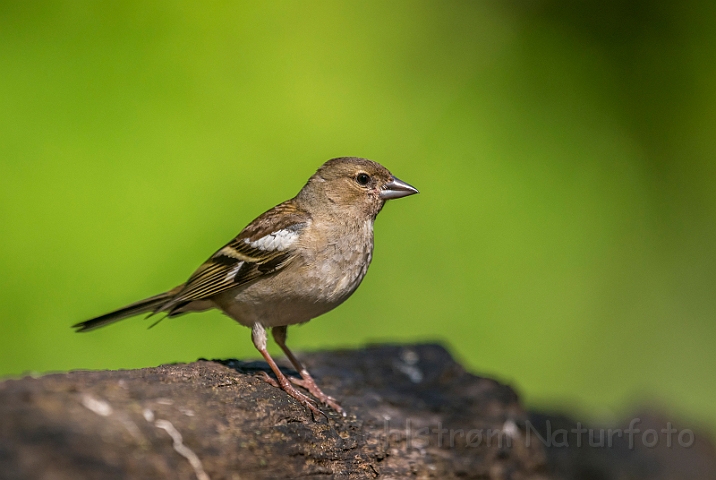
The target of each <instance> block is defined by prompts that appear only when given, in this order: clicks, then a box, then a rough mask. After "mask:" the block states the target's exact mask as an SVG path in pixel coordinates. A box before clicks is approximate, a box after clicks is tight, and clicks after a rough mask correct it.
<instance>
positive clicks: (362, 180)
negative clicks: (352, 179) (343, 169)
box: [356, 173, 370, 186]
mask: <svg viewBox="0 0 716 480" xmlns="http://www.w3.org/2000/svg"><path fill="white" fill-rule="evenodd" d="M356 182H358V185H363V186H366V185H368V182H370V176H369V175H368V174H367V173H359V174H358V176H356Z"/></svg>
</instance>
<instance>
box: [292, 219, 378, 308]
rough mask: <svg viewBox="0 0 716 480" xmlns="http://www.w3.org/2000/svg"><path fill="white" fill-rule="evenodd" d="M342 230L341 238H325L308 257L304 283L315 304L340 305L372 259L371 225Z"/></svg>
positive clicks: (334, 236)
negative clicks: (308, 288)
mask: <svg viewBox="0 0 716 480" xmlns="http://www.w3.org/2000/svg"><path fill="white" fill-rule="evenodd" d="M343 230H344V232H343V234H333V235H331V234H330V233H329V234H328V235H326V236H325V238H324V241H323V242H321V243H322V245H320V246H318V248H316V249H315V250H314V253H313V254H311V255H308V256H307V262H306V264H305V269H304V270H305V280H306V284H307V285H310V286H311V288H312V289H313V291H314V295H315V296H316V301H318V302H326V303H340V302H342V301H343V300H345V299H346V298H348V297H349V296H350V295H351V294H352V293H353V292H354V291H355V289H356V288H358V286H359V285H360V283H361V281H362V280H363V278H364V277H365V275H366V273H367V272H368V266H369V265H370V262H371V260H372V257H373V222H368V221H367V222H365V223H364V224H362V225H360V226H359V227H358V228H355V229H343ZM346 230H348V234H345V231H346Z"/></svg>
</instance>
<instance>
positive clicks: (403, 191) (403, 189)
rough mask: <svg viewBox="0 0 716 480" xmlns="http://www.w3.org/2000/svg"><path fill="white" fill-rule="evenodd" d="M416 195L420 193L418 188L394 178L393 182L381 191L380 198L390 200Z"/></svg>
mask: <svg viewBox="0 0 716 480" xmlns="http://www.w3.org/2000/svg"><path fill="white" fill-rule="evenodd" d="M416 193H420V192H418V189H417V188H415V187H414V186H412V185H409V184H407V183H405V182H404V181H402V180H399V179H397V178H395V177H393V178H392V180H391V181H389V182H388V183H386V184H385V185H383V187H382V188H381V189H380V198H382V199H383V200H390V199H392V198H402V197H407V196H408V195H413V194H416Z"/></svg>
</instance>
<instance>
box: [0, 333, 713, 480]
mask: <svg viewBox="0 0 716 480" xmlns="http://www.w3.org/2000/svg"><path fill="white" fill-rule="evenodd" d="M301 358H302V359H303V360H305V363H306V364H307V366H308V367H309V369H310V370H311V371H312V372H313V373H314V376H315V377H316V378H317V381H318V383H319V384H320V385H321V386H322V387H324V390H325V391H326V393H328V394H330V395H333V396H334V397H336V398H338V399H339V400H340V401H341V403H342V405H343V407H344V408H345V409H346V410H347V412H348V415H347V417H345V418H343V417H341V416H339V415H337V414H336V413H334V412H332V411H330V410H328V409H326V408H324V411H325V412H326V418H323V417H322V418H319V419H317V421H314V419H313V418H312V416H311V414H310V412H308V411H307V410H306V409H305V408H303V407H302V406H301V405H299V404H298V403H297V402H296V401H294V400H293V399H292V398H291V397H289V396H288V395H286V394H285V393H284V392H282V391H281V390H278V389H276V388H275V387H272V386H271V385H269V384H267V383H266V382H265V381H264V380H262V379H261V378H260V375H259V374H260V373H261V372H262V371H266V372H268V371H269V370H268V368H267V366H266V364H265V363H263V362H241V361H237V360H231V361H206V360H200V361H197V362H194V363H190V364H177V365H164V366H160V367H157V368H145V369H141V370H124V371H75V372H70V373H66V374H53V375H46V376H43V377H40V378H23V379H20V380H6V381H3V382H0V479H47V480H64V479H72V480H76V479H148V480H151V479H168V478H170V479H199V480H207V479H212V480H217V479H230V480H238V479H242V480H252V479H282V478H309V479H353V478H355V479H358V478H361V479H362V478H381V479H403V478H415V479H425V478H437V479H454V478H460V479H472V478H475V479H477V478H479V479H516V480H518V479H534V480H538V479H548V478H549V479H554V480H571V479H574V480H591V479H604V480H609V479H615V480H616V479H625V478H628V479H644V480H646V479H649V480H657V479H658V480H661V479H664V480H667V479H671V478H680V479H693V480H700V479H714V478H716V452H715V450H714V447H713V445H712V444H711V443H709V442H708V440H706V439H705V438H704V437H703V436H700V435H698V433H696V434H695V436H694V438H693V443H692V444H691V445H689V447H688V448H679V447H678V446H677V445H674V447H675V448H669V447H667V446H666V445H665V443H664V442H662V443H661V444H660V445H658V446H657V447H655V448H645V447H643V446H641V447H640V446H638V445H637V448H634V449H631V448H629V446H628V444H627V443H626V440H625V437H622V438H618V437H615V442H614V445H612V446H610V447H588V445H587V443H588V439H587V437H586V436H584V437H583V440H582V443H583V444H582V446H581V447H578V446H577V445H578V442H577V440H576V438H575V436H574V434H571V433H569V432H570V430H571V429H573V428H575V426H576V422H574V421H573V420H571V419H569V418H568V417H564V416H560V415H542V414H536V413H531V414H530V415H529V416H528V414H527V413H526V412H525V411H524V410H523V409H522V407H521V406H520V404H519V401H518V397H517V395H516V394H515V392H514V391H513V390H512V389H511V388H510V387H508V386H505V385H501V384H499V383H498V382H496V381H494V380H490V379H487V378H481V377H477V376H475V375H472V374H470V373H467V372H466V371H465V370H464V369H463V368H462V367H461V366H460V365H459V364H457V363H456V362H455V361H454V360H453V359H452V358H451V357H450V355H449V354H448V353H447V352H446V351H445V350H444V349H443V348H442V347H439V346H436V345H415V346H381V347H370V348H365V349H362V350H356V351H338V352H323V353H313V354H304V355H301ZM284 363H285V362H284ZM286 373H287V374H293V375H295V372H293V371H292V370H286ZM639 417H640V419H641V420H640V422H641V423H640V424H639V427H640V428H641V431H642V432H643V431H644V430H646V429H648V428H652V429H655V430H657V431H658V430H659V428H661V427H663V425H665V424H666V421H667V420H666V417H656V416H654V415H651V414H647V413H644V414H642V415H640V416H639ZM627 423H628V422H627ZM585 428H588V427H585ZM620 428H622V429H625V428H627V425H626V424H625V425H623V426H621V427H620ZM560 429H561V430H564V431H566V432H568V435H567V436H565V437H560V436H558V435H557V434H556V433H555V432H556V431H558V430H560ZM550 431H551V435H552V438H553V439H554V440H558V441H559V442H556V443H564V442H565V441H568V442H569V446H568V447H567V446H564V445H552V446H551V447H549V448H548V447H545V445H543V443H541V442H540V441H538V439H537V437H536V433H539V434H540V435H542V437H544V438H549V437H550V435H549V434H548V432H550ZM528 432H530V433H531V437H530V435H528ZM674 438H676V437H674ZM684 438H686V437H684Z"/></svg>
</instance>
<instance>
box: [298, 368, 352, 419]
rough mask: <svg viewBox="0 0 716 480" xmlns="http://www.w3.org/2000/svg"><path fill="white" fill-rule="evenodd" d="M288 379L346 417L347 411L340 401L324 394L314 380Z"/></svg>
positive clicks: (309, 378)
mask: <svg viewBox="0 0 716 480" xmlns="http://www.w3.org/2000/svg"><path fill="white" fill-rule="evenodd" d="M288 379H289V380H291V383H293V384H294V385H298V386H299V387H301V388H305V389H306V390H308V391H309V392H310V393H311V395H313V396H314V397H316V398H317V399H318V400H319V401H320V402H321V403H323V404H324V405H327V406H329V407H331V408H332V409H333V410H335V411H336V412H338V413H340V414H341V415H342V416H344V417H345V416H346V412H345V410H343V407H341V406H340V405H339V404H338V401H337V400H336V399H335V398H333V397H331V396H330V395H326V394H325V393H323V390H321V389H320V388H319V387H318V385H316V382H314V381H313V378H311V377H308V378H295V377H288Z"/></svg>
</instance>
